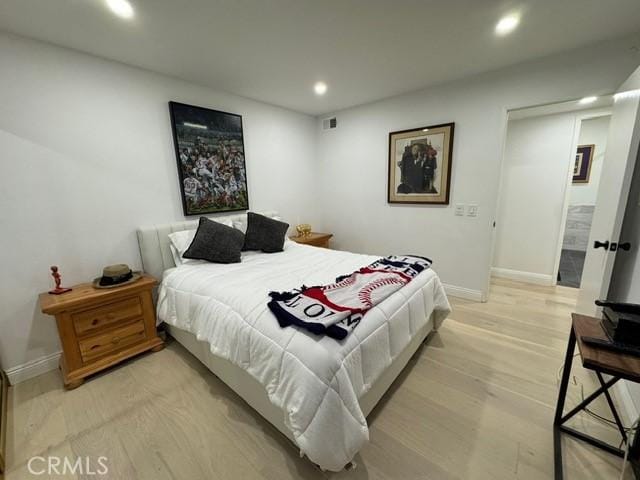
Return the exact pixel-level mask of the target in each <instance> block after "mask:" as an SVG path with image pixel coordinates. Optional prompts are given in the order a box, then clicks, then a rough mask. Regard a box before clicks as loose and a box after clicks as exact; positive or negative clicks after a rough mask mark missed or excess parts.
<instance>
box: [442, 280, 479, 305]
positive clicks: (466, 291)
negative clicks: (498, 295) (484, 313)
mask: <svg viewBox="0 0 640 480" xmlns="http://www.w3.org/2000/svg"><path fill="white" fill-rule="evenodd" d="M442 286H443V287H444V291H445V292H447V295H451V296H452V297H458V298H464V299H465V300H473V301H475V302H486V296H485V294H484V292H482V291H480V290H472V289H470V288H465V287H457V286H455V285H447V284H446V283H443V284H442Z"/></svg>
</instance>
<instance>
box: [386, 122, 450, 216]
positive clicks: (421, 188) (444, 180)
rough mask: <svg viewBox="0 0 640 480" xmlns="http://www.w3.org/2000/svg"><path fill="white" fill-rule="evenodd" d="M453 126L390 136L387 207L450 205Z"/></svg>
mask: <svg viewBox="0 0 640 480" xmlns="http://www.w3.org/2000/svg"><path fill="white" fill-rule="evenodd" d="M453 130H454V124H453V123H445V124H442V125H432V126H429V127H420V128H414V129H411V130H401V131H398V132H391V133H390V134H389V178H388V187H387V200H388V202H389V203H424V204H434V205H448V204H449V190H450V187H451V162H452V155H453Z"/></svg>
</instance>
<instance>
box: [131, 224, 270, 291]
mask: <svg viewBox="0 0 640 480" xmlns="http://www.w3.org/2000/svg"><path fill="white" fill-rule="evenodd" d="M260 213H261V214H262V215H265V216H267V217H277V216H278V213H277V212H274V211H268V212H260ZM211 219H212V220H222V219H228V220H231V221H235V222H238V221H240V222H246V220H247V213H246V212H244V213H240V214H236V215H224V216H221V217H211ZM197 227H198V220H187V221H184V222H176V223H168V224H164V225H152V226H149V227H141V228H139V229H138V245H139V246H140V257H141V258H142V268H143V269H144V271H145V272H147V273H148V274H150V275H153V276H154V277H155V278H157V279H158V281H160V280H161V279H162V274H163V272H164V271H165V270H166V269H168V268H172V267H175V266H176V265H175V263H174V262H173V257H172V256H171V249H170V247H169V234H170V233H172V232H179V231H181V230H191V229H195V228H197Z"/></svg>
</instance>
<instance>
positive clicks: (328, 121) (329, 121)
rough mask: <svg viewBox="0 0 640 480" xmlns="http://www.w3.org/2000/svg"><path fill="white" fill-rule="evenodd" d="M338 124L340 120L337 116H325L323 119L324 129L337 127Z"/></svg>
mask: <svg viewBox="0 0 640 480" xmlns="http://www.w3.org/2000/svg"><path fill="white" fill-rule="evenodd" d="M337 126H338V120H337V119H336V117H333V118H325V119H324V120H322V129H323V130H329V129H331V128H336V127H337Z"/></svg>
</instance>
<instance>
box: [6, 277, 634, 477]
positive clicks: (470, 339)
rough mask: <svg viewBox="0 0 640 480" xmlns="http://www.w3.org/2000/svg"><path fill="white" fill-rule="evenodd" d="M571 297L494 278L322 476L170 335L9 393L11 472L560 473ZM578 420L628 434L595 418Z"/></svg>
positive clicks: (582, 378)
mask: <svg viewBox="0 0 640 480" xmlns="http://www.w3.org/2000/svg"><path fill="white" fill-rule="evenodd" d="M575 301H576V290H573V289H570V288H565V287H553V288H552V287H539V286H531V285H526V284H520V283H516V282H512V281H505V280H498V279H496V280H494V282H493V284H492V288H491V294H490V297H489V301H488V302H487V303H484V304H482V303H475V302H470V301H465V300H459V299H455V298H451V303H452V305H453V312H452V314H451V315H450V317H449V319H447V320H446V321H445V322H444V324H443V326H442V328H441V329H440V331H439V332H438V333H437V334H434V335H433V336H432V337H430V339H429V340H428V341H427V344H426V345H425V346H423V347H422V348H421V349H420V350H419V351H418V352H417V354H416V355H415V356H414V358H413V359H412V361H411V362H410V363H409V365H408V367H407V368H406V369H405V371H404V372H403V373H402V374H401V376H400V377H399V378H398V380H397V381H396V382H395V383H394V385H393V386H392V387H391V389H390V391H389V392H387V394H386V395H385V397H384V398H383V400H382V402H381V404H379V405H378V406H377V407H376V409H375V410H374V411H373V412H372V414H371V416H370V417H369V425H370V442H369V444H368V445H366V446H365V448H364V449H363V450H362V451H361V452H360V453H359V454H358V456H357V457H356V462H357V464H358V467H357V468H356V469H355V470H353V471H343V472H340V473H337V474H330V473H323V472H320V471H318V470H317V469H316V468H315V467H313V466H312V465H311V464H310V463H309V462H308V461H307V460H306V459H301V458H299V457H298V452H297V450H296V449H295V448H294V447H293V446H292V445H291V444H290V443H289V442H288V440H286V439H285V438H284V436H282V435H281V434H280V433H279V432H278V431H276V430H275V429H274V428H273V427H271V426H270V425H269V424H268V423H267V422H266V421H264V420H263V419H262V418H261V417H260V416H259V415H258V414H257V413H255V412H254V411H253V410H252V409H251V408H250V407H248V406H247V405H246V404H245V403H244V402H243V401H242V400H241V399H240V398H239V397H238V396H237V395H235V394H234V393H233V392H232V391H231V390H229V389H228V388H227V387H226V386H225V385H224V384H223V383H221V382H220V381H219V380H218V379H217V378H216V377H214V376H213V375H212V374H211V373H210V372H209V371H208V370H207V369H206V368H205V367H204V366H202V365H201V364H200V363H199V362H198V361H197V360H196V359H195V358H194V357H192V356H191V355H190V354H189V353H188V352H187V351H186V350H184V348H182V347H181V346H180V345H179V344H178V343H177V342H170V343H169V345H168V347H167V348H166V349H165V350H164V351H161V352H159V353H155V354H147V355H144V356H142V357H139V358H137V359H135V360H133V361H130V362H128V363H126V364H124V365H122V366H119V367H117V368H114V369H112V370H110V371H108V372H106V373H104V374H101V375H99V376H97V377H94V378H92V379H90V380H89V381H87V383H85V384H84V385H83V386H82V387H80V388H78V389H77V390H73V391H68V392H67V391H64V390H63V389H62V380H61V378H60V374H59V372H57V371H55V372H50V373H47V374H45V375H42V376H40V377H38V378H35V379H32V380H29V381H27V382H24V383H21V384H19V385H17V386H15V387H12V388H11V389H10V402H9V428H8V435H7V437H8V438H7V440H8V442H7V443H8V446H7V457H8V458H7V460H8V468H9V471H8V474H7V476H6V478H7V479H8V480H15V479H21V478H35V477H33V476H30V475H29V474H28V472H27V467H26V465H27V461H28V459H29V458H30V457H32V456H34V455H40V456H43V457H47V456H54V455H55V456H68V457H69V458H70V459H75V458H76V457H77V456H89V457H91V458H92V459H93V462H95V461H96V459H97V458H98V456H101V455H102V456H106V457H108V462H107V464H108V467H109V474H108V475H106V476H102V477H97V476H93V477H87V478H113V479H153V480H156V479H188V480H196V479H241V478H242V479H253V478H256V479H287V478H305V479H316V478H318V479H321V478H329V477H331V478H335V479H435V480H440V479H491V480H497V479H547V478H552V475H553V466H552V460H553V452H552V433H551V423H552V418H553V410H554V406H555V401H556V394H557V386H556V385H557V373H558V369H559V367H560V365H561V362H562V358H563V353H564V349H565V343H566V339H567V336H568V329H569V324H570V317H569V314H570V312H571V311H572V309H573V308H574V305H575ZM574 368H575V367H574ZM574 372H575V375H574V377H575V380H574V382H572V385H571V387H570V390H569V395H570V400H569V403H571V402H576V401H577V400H578V399H579V397H580V385H581V384H584V386H585V391H586V392H588V391H590V389H591V387H592V386H593V385H594V384H595V383H594V378H593V377H592V375H591V374H590V373H589V372H587V371H585V370H583V369H581V368H575V370H574ZM595 409H596V411H599V413H604V414H606V413H608V412H606V407H605V406H604V405H603V404H599V405H596V407H595ZM574 426H579V427H580V428H583V429H586V430H587V431H589V432H590V433H593V434H597V435H600V436H602V437H603V438H607V439H610V441H612V442H618V441H619V439H618V437H617V436H616V432H615V430H614V429H612V428H610V427H608V426H605V425H602V424H601V423H599V422H596V421H594V420H592V419H591V417H588V416H587V415H582V416H580V417H578V418H577V419H576V420H575V421H574ZM564 445H565V452H564V453H565V473H566V476H565V478H567V479H609V478H611V479H616V478H618V475H619V471H620V467H621V460H620V459H618V458H615V457H612V456H610V455H608V454H606V453H603V452H599V451H595V450H594V449H592V448H591V447H588V446H586V445H584V444H581V443H579V442H577V441H574V440H569V439H565V441H564ZM68 477H73V476H68ZM40 478H44V477H40ZM56 478H62V477H56ZM628 478H632V477H631V475H629V476H628Z"/></svg>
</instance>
